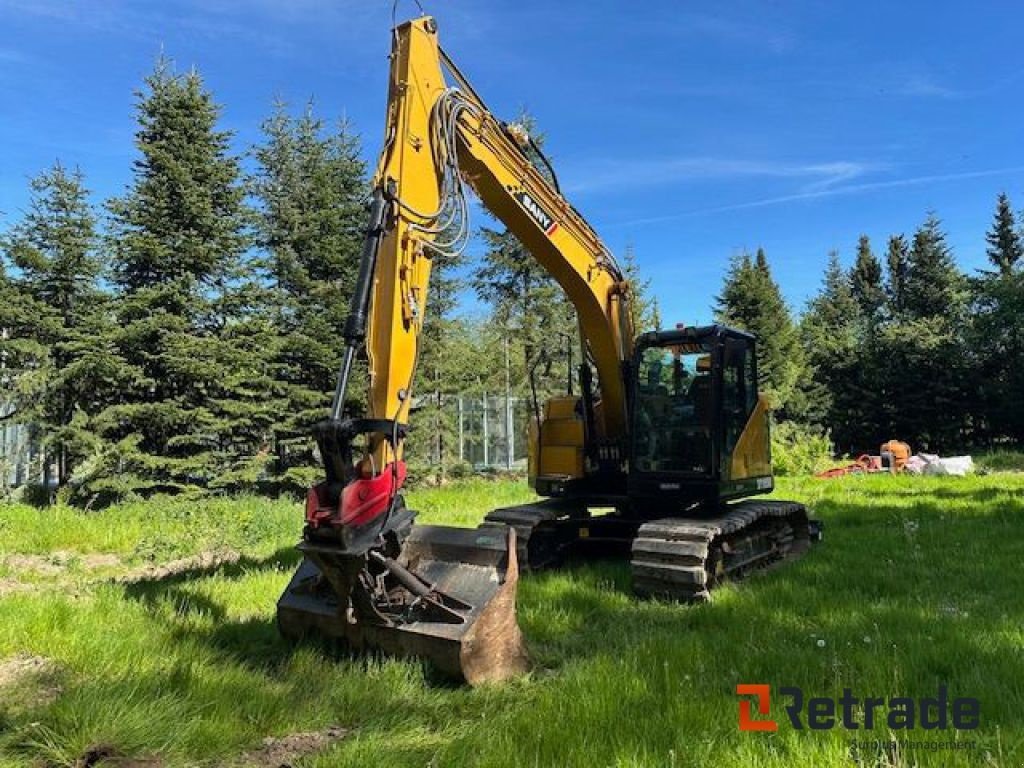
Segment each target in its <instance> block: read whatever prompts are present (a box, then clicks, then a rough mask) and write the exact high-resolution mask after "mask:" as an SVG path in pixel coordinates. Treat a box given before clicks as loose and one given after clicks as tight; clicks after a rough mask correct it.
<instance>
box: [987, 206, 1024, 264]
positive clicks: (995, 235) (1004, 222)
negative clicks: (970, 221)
mask: <svg viewBox="0 0 1024 768" xmlns="http://www.w3.org/2000/svg"><path fill="white" fill-rule="evenodd" d="M985 241H986V242H987V243H988V249H987V250H986V251H985V253H986V255H987V256H988V260H989V261H990V262H992V264H993V265H994V266H995V267H996V268H997V269H998V270H999V272H1000V273H1001V274H1004V275H1006V274H1009V273H1010V272H1012V271H1013V268H1014V267H1015V266H1016V265H1017V264H1018V262H1020V260H1021V257H1022V256H1024V242H1022V240H1021V233H1020V231H1019V230H1018V229H1017V221H1016V217H1015V216H1014V215H1013V208H1012V207H1011V206H1010V198H1009V197H1007V195H1006V193H1005V192H1000V193H999V197H998V198H997V199H996V212H995V216H994V220H993V222H992V228H991V229H989V231H988V232H986V233H985Z"/></svg>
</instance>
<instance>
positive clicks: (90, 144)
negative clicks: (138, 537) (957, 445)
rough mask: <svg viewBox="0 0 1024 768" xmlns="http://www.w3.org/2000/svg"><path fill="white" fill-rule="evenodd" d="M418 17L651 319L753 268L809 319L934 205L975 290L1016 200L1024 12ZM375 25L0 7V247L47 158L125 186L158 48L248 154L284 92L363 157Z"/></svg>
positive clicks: (219, 6) (262, 1)
mask: <svg viewBox="0 0 1024 768" xmlns="http://www.w3.org/2000/svg"><path fill="white" fill-rule="evenodd" d="M425 5H426V7H427V11H428V12H430V13H432V14H433V15H434V16H436V17H437V19H438V22H439V24H440V29H441V39H442V42H443V44H444V45H445V47H446V48H447V49H448V50H449V52H450V53H451V55H452V56H453V57H454V58H455V60H456V61H457V63H458V64H459V65H460V68H461V69H462V70H463V71H464V72H465V73H466V74H467V75H468V76H469V77H470V79H471V81H472V82H473V83H474V85H475V86H476V88H477V90H478V91H480V92H481V94H482V95H483V96H484V98H485V99H486V100H487V102H488V104H489V105H490V107H491V108H492V110H493V111H494V112H495V113H497V114H498V115H499V116H502V117H505V118H511V117H514V116H515V115H516V114H517V113H518V112H519V110H520V109H521V108H523V107H526V108H527V109H529V111H530V112H532V113H533V114H534V115H535V116H536V118H537V120H538V122H539V124H540V126H541V128H542V129H543V130H544V131H545V133H546V135H547V148H548V151H549V154H550V155H551V156H552V158H553V161H554V163H555V166H556V168H557V169H558V171H559V176H560V178H561V181H562V186H563V190H565V192H566V194H567V196H568V197H569V198H570V199H571V200H572V202H573V203H574V204H575V205H576V206H577V207H578V208H579V209H581V210H582V211H583V213H584V214H585V215H586V216H587V217H588V218H589V219H590V220H591V221H592V223H593V224H594V226H595V227H596V228H597V229H598V231H599V232H600V233H601V235H602V236H603V237H604V239H605V240H606V242H607V243H608V245H609V246H610V247H611V248H612V250H613V251H615V252H616V253H620V254H621V252H622V251H623V250H624V248H625V247H626V245H627V244H632V245H633V247H634V248H635V250H636V253H637V257H638V260H639V261H640V264H641V267H642V269H643V271H644V272H645V273H646V274H647V275H649V276H650V277H651V278H652V279H653V281H654V283H655V290H656V293H657V294H658V296H659V298H660V301H661V305H662V310H663V317H664V320H665V322H666V324H670V323H673V322H676V321H685V322H687V323H691V322H702V321H705V320H708V319H710V316H711V312H710V305H711V303H712V297H713V295H714V294H715V293H716V292H717V291H718V289H719V287H720V285H721V279H722V275H723V273H724V270H725V268H726V266H727V264H728V260H729V257H730V255H732V254H734V253H737V252H739V251H742V250H744V249H748V250H753V249H756V248H757V247H758V246H762V247H764V248H765V249H766V251H767V253H768V257H769V260H770V262H771V263H772V266H773V269H774V270H775V273H776V277H777V279H778V280H779V282H780V283H781V285H782V287H783V290H784V292H785V294H786V296H787V298H788V300H789V302H790V304H791V305H792V306H793V307H794V308H796V309H799V308H801V307H802V306H803V304H804V302H805V301H806V299H807V298H808V296H810V295H811V294H813V293H814V291H815V290H816V289H817V286H818V284H819V282H820V276H821V272H822V269H823V267H824V264H825V260H826V258H827V254H828V252H829V251H830V250H832V249H838V250H839V251H840V254H841V255H842V257H843V259H844V261H845V262H846V263H849V261H850V259H851V256H852V252H853V247H854V245H855V244H856V241H857V237H858V235H860V234H861V233H865V234H868V235H870V236H871V238H872V240H873V242H874V244H875V246H876V250H877V251H879V252H881V251H882V250H883V249H884V244H885V239H886V238H887V237H888V236H889V235H890V234H892V233H894V232H909V231H912V230H913V228H914V227H915V226H916V225H917V224H918V223H919V222H920V221H921V220H922V219H923V218H924V215H925V212H926V211H928V210H934V211H936V212H937V213H938V215H939V216H940V217H941V218H942V219H943V221H944V223H945V227H946V230H947V232H948V234H949V239H950V243H951V244H952V246H953V247H954V249H955V252H956V255H957V257H958V259H959V261H960V263H961V265H962V266H963V267H964V268H965V269H967V270H973V269H975V268H977V267H979V266H982V264H983V262H984V240H983V235H984V231H985V229H986V228H987V227H988V225H989V222H990V219H991V214H992V209H993V207H994V199H995V195H996V193H997V192H999V191H1001V190H1003V191H1006V192H1007V193H1009V194H1010V196H1011V198H1012V199H1013V200H1014V202H1015V204H1017V205H1024V142H1022V141H1021V128H1022V122H1024V120H1022V118H1024V46H1022V45H1021V39H1022V38H1021V35H1022V32H1024V6H1021V5H1020V4H1019V3H1012V2H986V3H977V2H973V3H961V2H942V3H936V2H923V1H921V0H913V1H905V2H899V3H893V2H886V3H882V2H858V3H819V2H809V1H807V2H766V1H762V2H742V1H741V2H730V3H710V2H667V1H665V2H657V1H653V2H644V3H635V2H600V1H598V0H592V1H591V2H577V1H576V0H573V1H568V0H563V1H562V2H557V3H556V2H536V1H534V0H515V1H514V2H512V1H509V2H505V1H504V0H494V1H493V2H454V1H453V0H443V1H442V0H435V1H434V2H429V0H425ZM398 13H399V17H400V18H403V17H407V16H410V15H414V14H415V4H414V3H413V2H403V3H400V5H399V10H398ZM390 21H391V2H390V0H288V1H286V0H280V1H278V2H275V1H274V0H167V1H166V2H143V1H142V0H93V2H74V1H73V0H66V1H65V2H58V0H0V96H2V100H0V103H2V105H3V106H2V112H0V211H2V212H4V213H3V215H2V216H0V227H2V226H3V225H4V224H6V223H9V222H10V221H11V220H13V219H16V218H17V216H18V215H19V213H20V211H21V210H22V209H23V208H24V206H25V202H26V187H27V178H28V177H29V176H30V175H33V174H35V173H37V172H38V171H40V170H42V169H44V168H46V167H47V166H49V165H50V164H51V163H52V162H53V161H54V160H55V159H57V158H60V159H61V160H62V161H63V162H64V163H65V164H69V165H78V166H80V167H81V168H82V170H83V171H84V172H85V173H86V176H87V181H88V183H89V185H90V187H91V188H92V189H93V190H94V192H95V194H96V199H97V200H101V199H102V198H104V197H107V196H109V195H112V194H117V193H119V192H120V191H121V190H122V189H123V188H124V185H125V184H126V183H127V181H128V179H129V177H130V167H131V161H132V158H133V148H132V144H131V141H132V133H133V122H132V104H133V97H132V92H133V90H134V89H136V88H138V86H139V84H140V82H141V79H142V77H143V76H144V75H145V74H146V73H147V72H148V71H149V70H150V69H151V67H152V64H153V61H154V59H155V58H156V56H157V55H158V54H159V52H160V51H161V50H164V51H165V52H166V53H167V54H168V55H169V56H171V57H172V58H173V59H175V61H176V62H177V64H178V66H179V68H181V69H184V68H187V67H189V66H191V65H193V64H194V65H196V66H198V67H199V69H200V70H201V71H202V72H203V74H204V76H205V78H206V81H207V84H208V85H209V87H210V88H211V89H212V90H213V91H214V92H215V94H216V97H217V98H218V100H219V101H220V102H221V103H223V104H224V105H225V111H224V125H225V126H226V127H228V128H230V129H232V130H233V131H235V132H236V133H237V137H236V138H237V146H238V148H239V150H243V149H245V148H246V147H248V146H250V145H251V144H252V143H253V142H254V141H256V140H257V138H258V126H259V123H260V121H261V120H262V119H263V118H264V117H265V116H266V115H267V114H268V112H269V111H270V108H271V104H272V102H273V100H274V99H275V97H282V98H284V99H286V100H288V101H289V102H291V103H294V104H295V105H296V107H299V106H301V105H302V104H303V103H304V102H305V101H306V100H307V99H308V98H310V97H313V98H315V100H316V104H317V109H318V111H319V112H320V113H321V114H322V115H324V116H327V117H332V118H333V117H337V116H341V115H345V116H347V117H348V118H349V119H350V120H352V121H353V122H354V124H355V125H356V127H357V128H358V129H359V131H360V132H361V134H362V136H363V139H364V144H365V152H366V155H367V157H368V158H372V157H373V156H375V154H376V152H377V150H378V148H379V143H380V134H381V131H382V120H383V108H384V98H385V80H386V74H387V72H386V70H387V60H386V54H387V51H388V46H389V35H388V29H389V26H390ZM477 221H478V222H481V223H482V222H483V219H482V218H481V217H478V218H477ZM469 306H472V304H471V303H470V304H469Z"/></svg>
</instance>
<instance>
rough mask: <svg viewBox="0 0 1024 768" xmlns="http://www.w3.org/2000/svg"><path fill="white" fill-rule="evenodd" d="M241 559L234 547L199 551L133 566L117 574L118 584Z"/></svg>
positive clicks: (154, 578)
mask: <svg viewBox="0 0 1024 768" xmlns="http://www.w3.org/2000/svg"><path fill="white" fill-rule="evenodd" d="M241 559H242V553H241V552H238V551H237V550H234V549H219V550H212V551H209V552H201V553H199V554H198V555H193V556H192V557H183V558H181V559H180V560H171V561H170V562H167V563H154V564H153V565H144V566H142V567H141V568H133V569H132V570H130V571H128V572H127V573H126V574H124V575H122V576H119V577H118V578H117V582H118V583H120V584H138V583H139V582H143V581H162V580H164V579H168V578H171V577H173V576H180V575H181V574H183V573H189V572H190V571H210V570H213V569H214V568H219V567H220V566H222V565H234V564H235V563H237V562H238V561H239V560H241Z"/></svg>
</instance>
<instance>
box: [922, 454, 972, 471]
mask: <svg viewBox="0 0 1024 768" xmlns="http://www.w3.org/2000/svg"><path fill="white" fill-rule="evenodd" d="M914 459H918V461H914ZM907 471H908V472H913V473H914V474H917V473H921V474H925V475H951V476H954V477H963V476H964V475H967V474H970V473H971V472H973V471H974V460H973V459H972V458H971V457H970V456H947V457H945V458H943V457H940V456H936V455H935V454H934V453H919V454H917V455H916V456H913V457H912V458H911V460H910V461H908V462H907Z"/></svg>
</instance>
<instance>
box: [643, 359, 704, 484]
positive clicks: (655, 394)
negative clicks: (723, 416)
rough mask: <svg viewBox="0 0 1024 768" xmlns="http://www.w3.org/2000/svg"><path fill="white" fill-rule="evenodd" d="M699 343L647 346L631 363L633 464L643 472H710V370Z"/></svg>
mask: <svg viewBox="0 0 1024 768" xmlns="http://www.w3.org/2000/svg"><path fill="white" fill-rule="evenodd" d="M709 351H710V350H709V349H707V348H706V347H705V346H704V345H703V344H701V343H686V344H675V345H670V346H665V347H661V346H651V347H647V348H646V349H644V350H643V351H642V352H641V353H640V355H639V357H638V360H637V387H636V401H635V408H636V411H635V425H636V427H637V432H636V440H635V443H634V461H635V464H636V467H637V469H639V470H640V471H643V472H688V473H698V474H707V473H709V472H710V471H711V462H712V460H713V454H712V451H711V431H712V427H713V420H712V417H711V414H712V411H711V391H712V372H711V369H710V366H708V365H706V363H704V362H702V361H706V360H707V358H708V354H709Z"/></svg>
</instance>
